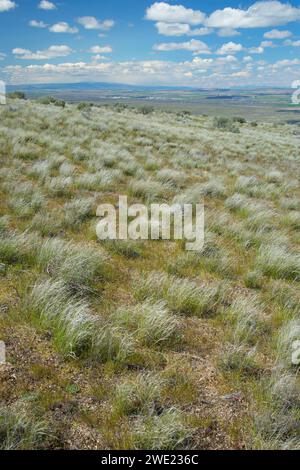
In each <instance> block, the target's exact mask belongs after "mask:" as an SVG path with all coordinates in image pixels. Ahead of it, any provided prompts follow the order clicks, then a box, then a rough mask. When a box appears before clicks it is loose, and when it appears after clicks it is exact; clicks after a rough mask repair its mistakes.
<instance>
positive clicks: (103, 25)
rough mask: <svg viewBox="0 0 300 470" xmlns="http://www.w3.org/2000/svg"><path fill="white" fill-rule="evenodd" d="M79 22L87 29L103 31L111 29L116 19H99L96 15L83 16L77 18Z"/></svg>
mask: <svg viewBox="0 0 300 470" xmlns="http://www.w3.org/2000/svg"><path fill="white" fill-rule="evenodd" d="M77 23H79V24H80V25H81V26H83V27H84V28H85V29H101V30H102V31H109V30H110V29H111V28H112V27H113V26H114V25H115V22H114V20H104V21H101V20H97V18H95V17H94V16H81V17H80V18H77Z"/></svg>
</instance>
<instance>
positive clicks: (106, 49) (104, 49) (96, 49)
mask: <svg viewBox="0 0 300 470" xmlns="http://www.w3.org/2000/svg"><path fill="white" fill-rule="evenodd" d="M112 51H113V50H112V47H111V46H93V47H91V49H90V52H92V53H93V54H109V53H110V52H112Z"/></svg>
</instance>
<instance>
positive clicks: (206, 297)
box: [134, 272, 224, 316]
mask: <svg viewBox="0 0 300 470" xmlns="http://www.w3.org/2000/svg"><path fill="white" fill-rule="evenodd" d="M134 292H135V296H136V298H137V299H139V300H146V299H151V298H154V299H163V300H164V301H165V302H166V303H167V305H168V307H169V309H170V310H171V311H172V312H174V313H177V314H183V315H194V316H202V315H209V314H212V313H215V312H216V311H217V309H218V307H219V306H220V303H221V302H222V300H223V296H224V289H223V286H222V285H221V284H214V285H212V286H198V285H197V284H196V283H195V282H192V281H189V280H187V279H185V280H182V279H180V278H176V277H175V276H168V275H167V274H160V273H155V272H153V273H150V274H148V275H146V276H144V277H141V278H140V279H139V280H137V282H136V284H135V285H134Z"/></svg>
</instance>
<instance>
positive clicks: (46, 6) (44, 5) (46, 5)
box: [38, 0, 56, 10]
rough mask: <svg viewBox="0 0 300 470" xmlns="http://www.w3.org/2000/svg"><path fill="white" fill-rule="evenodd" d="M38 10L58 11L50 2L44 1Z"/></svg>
mask: <svg viewBox="0 0 300 470" xmlns="http://www.w3.org/2000/svg"><path fill="white" fill-rule="evenodd" d="M38 8H39V9H40V10H56V5H55V4H54V3H52V2H49V1H48V0H42V1H41V2H40V3H39V5H38Z"/></svg>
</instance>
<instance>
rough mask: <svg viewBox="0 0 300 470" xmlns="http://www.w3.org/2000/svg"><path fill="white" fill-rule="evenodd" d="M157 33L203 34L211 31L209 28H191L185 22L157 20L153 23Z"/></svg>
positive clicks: (173, 34)
mask: <svg viewBox="0 0 300 470" xmlns="http://www.w3.org/2000/svg"><path fill="white" fill-rule="evenodd" d="M155 26H156V28H157V31H158V33H159V34H162V35H163V36H205V35H207V34H210V33H211V32H212V29H210V28H206V27H203V28H195V29H192V28H191V27H190V25H189V24H187V23H164V22H163V21H159V22H157V23H156V24H155Z"/></svg>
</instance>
